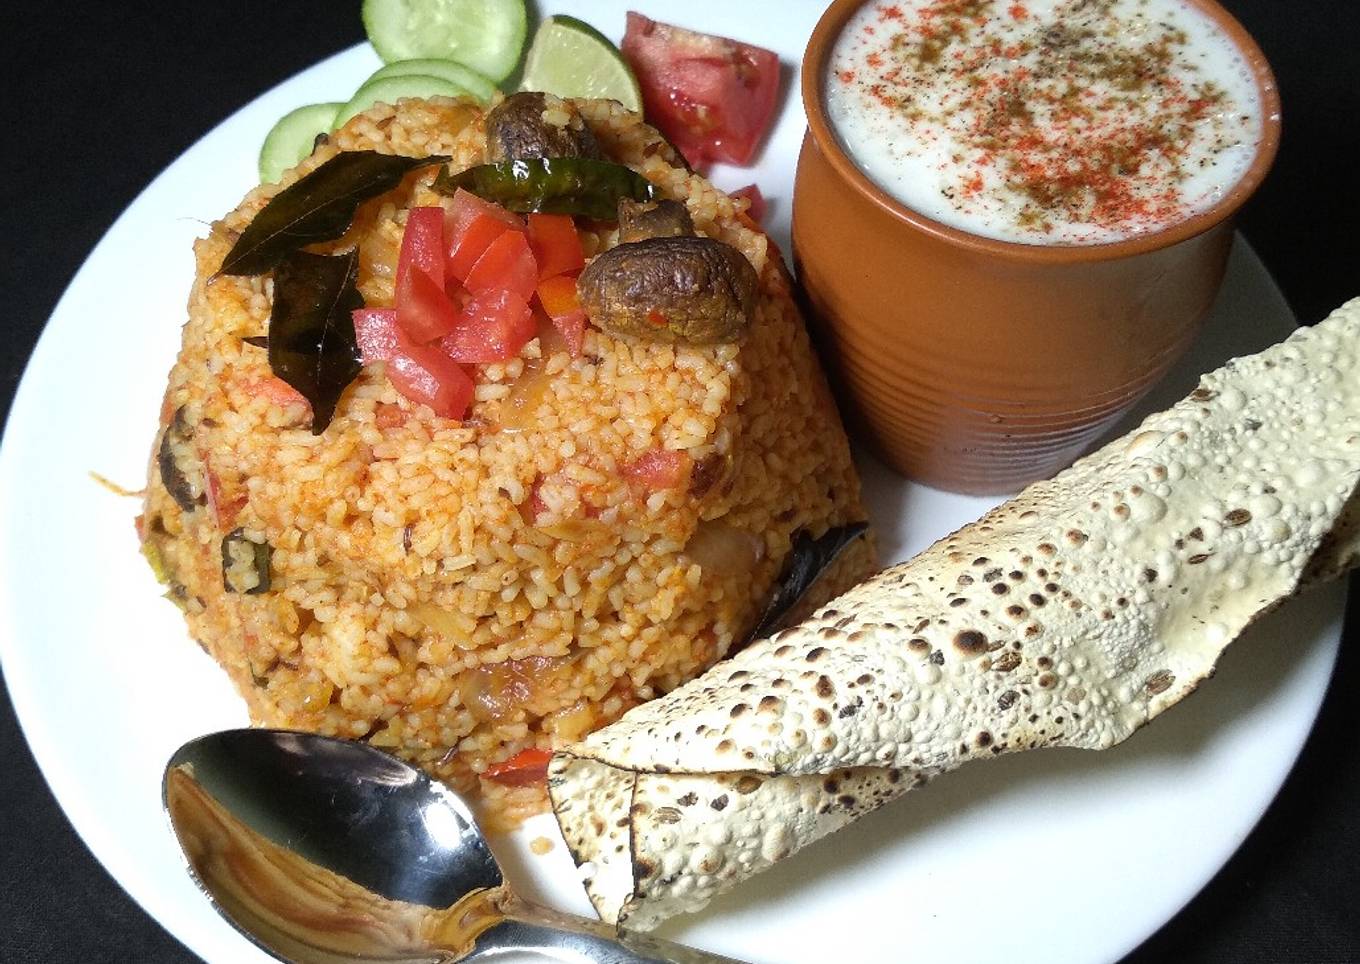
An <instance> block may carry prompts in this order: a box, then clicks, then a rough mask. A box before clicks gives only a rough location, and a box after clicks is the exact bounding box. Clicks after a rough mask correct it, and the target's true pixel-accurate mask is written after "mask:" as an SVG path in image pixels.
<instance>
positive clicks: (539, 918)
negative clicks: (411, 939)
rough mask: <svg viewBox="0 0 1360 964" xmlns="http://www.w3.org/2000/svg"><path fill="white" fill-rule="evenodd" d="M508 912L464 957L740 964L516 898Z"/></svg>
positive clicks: (580, 963)
mask: <svg viewBox="0 0 1360 964" xmlns="http://www.w3.org/2000/svg"><path fill="white" fill-rule="evenodd" d="M502 912H503V913H504V914H505V917H504V918H503V919H502V920H501V921H500V922H498V923H497V924H495V925H493V926H491V927H489V928H487V929H486V930H485V931H483V932H482V933H481V934H480V935H478V937H477V941H476V945H475V946H474V947H473V949H472V951H471V952H470V953H469V954H468V955H467V956H466V957H464V958H463V960H465V961H492V960H501V959H504V958H506V957H508V956H509V955H511V954H537V955H541V956H542V957H543V958H545V959H547V960H550V961H562V962H564V964H566V962H569V964H741V962H740V961H737V960H736V959H735V958H731V957H723V956H722V955H720V954H710V953H708V952H707V951H701V950H697V949H695V948H693V947H686V946H685V945H684V944H677V943H675V942H674V941H668V940H664V939H663V938H659V937H653V936H652V935H650V934H638V933H632V932H624V933H620V931H619V930H618V929H617V928H615V927H613V926H611V925H609V924H604V923H601V922H600V921H593V920H587V919H586V918H584V917H575V916H573V915H570V914H562V913H558V912H557V911H553V910H549V909H548V908H546V907H540V906H538V905H537V904H531V903H529V902H528V901H525V900H519V899H517V900H515V901H514V904H513V906H510V907H502Z"/></svg>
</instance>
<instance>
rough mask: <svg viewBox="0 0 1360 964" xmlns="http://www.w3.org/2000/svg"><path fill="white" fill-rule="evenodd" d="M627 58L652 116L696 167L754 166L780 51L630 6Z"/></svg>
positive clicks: (770, 115)
mask: <svg viewBox="0 0 1360 964" xmlns="http://www.w3.org/2000/svg"><path fill="white" fill-rule="evenodd" d="M621 49H622V51H623V56H624V59H625V60H627V61H628V65H629V66H630V67H632V68H633V73H634V74H636V75H637V79H638V84H639V85H640V86H641V87H642V103H643V107H644V109H645V111H646V116H647V120H648V121H649V122H651V123H652V124H655V125H656V126H657V127H658V128H660V130H661V132H662V133H664V134H665V135H666V136H667V137H668V138H669V139H670V141H671V143H673V144H674V145H675V146H676V147H677V148H679V149H680V152H681V153H682V154H684V155H685V159H686V160H688V161H689V162H690V164H693V165H702V164H704V163H706V162H709V161H726V162H728V163H731V164H749V163H750V162H751V159H752V158H754V157H755V154H756V150H757V148H758V147H759V146H760V142H761V139H762V138H763V137H764V136H765V133H766V132H767V131H768V130H769V129H770V126H771V124H773V122H774V115H775V106H776V100H777V98H778V96H779V57H778V56H777V55H776V54H775V53H774V52H773V51H770V50H766V49H764V48H763V47H754V46H752V45H750V44H744V43H739V42H738V41H735V40H729V39H727V38H726V37H715V36H712V35H710V34H703V33H696V32H694V31H692V30H685V29H684V28H682V27H675V26H671V25H670V24H665V23H658V22H656V21H655V20H651V19H649V18H647V17H644V16H642V14H639V13H633V12H631V11H630V12H629V14H628V29H627V30H626V31H625V32H624V35H623V46H622V48H621Z"/></svg>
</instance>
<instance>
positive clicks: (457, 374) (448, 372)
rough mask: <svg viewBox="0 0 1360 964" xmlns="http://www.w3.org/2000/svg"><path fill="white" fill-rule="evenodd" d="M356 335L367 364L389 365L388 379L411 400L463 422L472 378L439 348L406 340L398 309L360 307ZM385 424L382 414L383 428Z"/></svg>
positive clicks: (356, 319) (380, 421)
mask: <svg viewBox="0 0 1360 964" xmlns="http://www.w3.org/2000/svg"><path fill="white" fill-rule="evenodd" d="M354 334H355V335H356V336H357V339H358V342H359V352H360V354H361V355H362V356H363V361H364V364H365V365H371V364H373V363H374V362H386V363H387V378H388V380H389V381H391V383H392V385H393V387H395V388H396V390H397V391H399V392H401V393H402V394H403V395H405V396H406V397H407V398H409V399H411V401H413V402H420V403H421V404H424V405H428V406H430V408H432V409H434V411H435V414H436V415H442V416H443V417H445V418H457V419H461V418H462V417H463V416H464V415H465V414H467V410H468V406H469V405H471V404H472V390H473V383H472V379H471V378H469V377H468V375H467V372H465V371H463V369H462V367H461V366H459V364H458V363H457V362H455V361H454V360H453V359H451V358H449V357H448V356H447V355H446V354H444V352H442V351H440V350H439V348H437V347H436V346H433V345H418V344H414V343H413V342H412V341H411V339H409V338H407V337H406V335H405V334H404V333H403V332H402V329H401V326H400V325H399V324H398V323H397V312H396V309H394V308H360V309H359V310H358V311H356V312H354ZM382 421H383V418H382V413H381V412H380V413H379V423H380V425H381V423H382ZM388 421H389V422H390V421H391V420H390V418H389V419H388ZM384 427H385V426H384Z"/></svg>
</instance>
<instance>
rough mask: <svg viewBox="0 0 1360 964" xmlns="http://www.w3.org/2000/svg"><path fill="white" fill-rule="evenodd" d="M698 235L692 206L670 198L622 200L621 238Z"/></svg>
mask: <svg viewBox="0 0 1360 964" xmlns="http://www.w3.org/2000/svg"><path fill="white" fill-rule="evenodd" d="M693 234H694V222H693V221H692V220H691V219H690V216H689V208H687V207H685V205H684V204H683V203H681V202H680V201H672V200H670V199H669V198H667V199H664V200H661V201H634V200H632V199H630V198H624V199H623V200H621V201H619V241H621V242H630V241H643V240H645V239H647V238H679V237H686V236H690V235H693Z"/></svg>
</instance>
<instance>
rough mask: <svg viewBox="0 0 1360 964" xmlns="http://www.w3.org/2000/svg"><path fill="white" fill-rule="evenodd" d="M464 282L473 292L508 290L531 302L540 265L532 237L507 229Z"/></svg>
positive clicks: (488, 247) (491, 245)
mask: <svg viewBox="0 0 1360 964" xmlns="http://www.w3.org/2000/svg"><path fill="white" fill-rule="evenodd" d="M463 284H464V285H466V286H467V290H468V291H471V292H472V293H473V294H478V293H480V292H483V291H491V290H493V289H498V290H508V291H513V292H514V293H515V294H517V295H519V296H520V298H521V299H523V300H525V301H528V300H529V299H530V298H532V297H533V295H534V289H535V288H536V287H538V264H537V263H536V262H535V261H534V253H533V251H532V250H531V249H530V247H529V239H528V238H526V237H525V236H524V235H523V234H521V233H520V232H518V231H506V232H505V233H504V234H502V235H501V236H500V237H499V238H497V239H496V240H495V241H492V242H491V244H490V245H488V246H487V249H486V251H484V252H483V253H482V256H481V257H480V258H478V259H477V263H476V264H475V265H473V266H472V270H471V271H469V272H468V276H467V278H466V279H464V281H463Z"/></svg>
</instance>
